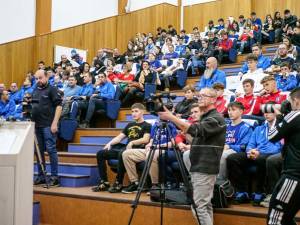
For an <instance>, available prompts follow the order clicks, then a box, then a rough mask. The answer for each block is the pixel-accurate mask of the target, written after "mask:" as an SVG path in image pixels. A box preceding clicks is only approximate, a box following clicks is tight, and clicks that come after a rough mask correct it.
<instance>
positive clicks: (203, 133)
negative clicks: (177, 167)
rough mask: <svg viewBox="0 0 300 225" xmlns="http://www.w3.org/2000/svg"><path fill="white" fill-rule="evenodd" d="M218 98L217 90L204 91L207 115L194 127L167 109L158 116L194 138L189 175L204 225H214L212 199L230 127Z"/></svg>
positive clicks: (201, 99) (203, 106)
mask: <svg viewBox="0 0 300 225" xmlns="http://www.w3.org/2000/svg"><path fill="white" fill-rule="evenodd" d="M216 99H217V93H216V91H215V90H214V89H212V88H203V89H201V91H200V92H199V93H198V105H199V108H200V110H201V111H202V112H203V115H202V116H201V118H200V120H199V122H197V123H194V124H189V123H186V122H183V121H182V120H180V119H178V118H177V117H176V116H175V115H173V114H172V113H171V112H170V111H168V110H167V109H165V110H166V111H165V112H159V113H158V114H159V117H160V119H162V120H170V121H171V122H173V123H174V124H175V125H176V126H177V127H179V128H180V129H181V130H182V131H183V132H185V133H187V134H190V135H191V136H192V137H193V141H192V144H191V150H190V161H191V168H190V171H189V172H190V175H191V180H192V185H193V199H194V202H195V205H196V210H197V216H198V218H199V221H200V223H201V225H213V208H212V204H211V199H212V197H213V190H214V185H215V182H216V178H217V174H218V173H219V167H220V159H221V156H222V153H223V148H224V144H225V134H226V124H225V120H224V118H223V116H222V115H221V114H219V113H218V112H217V110H216V108H215V102H216Z"/></svg>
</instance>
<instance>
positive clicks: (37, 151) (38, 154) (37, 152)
mask: <svg viewBox="0 0 300 225" xmlns="http://www.w3.org/2000/svg"><path fill="white" fill-rule="evenodd" d="M33 136H34V146H35V150H34V154H35V157H36V160H37V163H38V164H39V165H40V167H41V171H42V174H43V177H44V179H45V183H46V186H45V187H46V188H47V189H49V183H48V180H47V172H46V168H45V166H44V164H43V160H42V155H41V150H40V147H39V144H38V141H37V137H36V135H35V134H34V135H33Z"/></svg>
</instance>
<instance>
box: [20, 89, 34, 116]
mask: <svg viewBox="0 0 300 225" xmlns="http://www.w3.org/2000/svg"><path fill="white" fill-rule="evenodd" d="M22 114H23V118H24V119H25V120H31V118H32V97H31V95H30V94H26V95H25V96H24V97H23V100H22Z"/></svg>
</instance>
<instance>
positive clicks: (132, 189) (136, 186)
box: [122, 182, 139, 194]
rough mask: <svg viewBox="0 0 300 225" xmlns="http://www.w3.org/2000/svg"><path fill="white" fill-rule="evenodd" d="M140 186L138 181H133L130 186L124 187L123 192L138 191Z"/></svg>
mask: <svg viewBox="0 0 300 225" xmlns="http://www.w3.org/2000/svg"><path fill="white" fill-rule="evenodd" d="M138 186H139V184H138V183H137V182H133V183H131V184H130V185H129V186H127V187H126V188H124V189H123V190H122V193H125V194H131V193H133V192H136V191H137V189H138Z"/></svg>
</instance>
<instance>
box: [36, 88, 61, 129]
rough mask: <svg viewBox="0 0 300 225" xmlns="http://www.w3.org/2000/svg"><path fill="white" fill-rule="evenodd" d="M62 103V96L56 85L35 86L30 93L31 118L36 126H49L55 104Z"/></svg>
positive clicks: (59, 104)
mask: <svg viewBox="0 0 300 225" xmlns="http://www.w3.org/2000/svg"><path fill="white" fill-rule="evenodd" d="M61 105H62V97H61V96H60V94H59V92H58V90H57V88H56V87H53V86H50V85H49V84H47V85H46V86H45V87H37V88H35V89H34V91H33V93H32V120H33V121H34V122H35V126H36V127H50V126H51V124H52V121H53V119H54V115H55V110H56V107H57V106H61Z"/></svg>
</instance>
